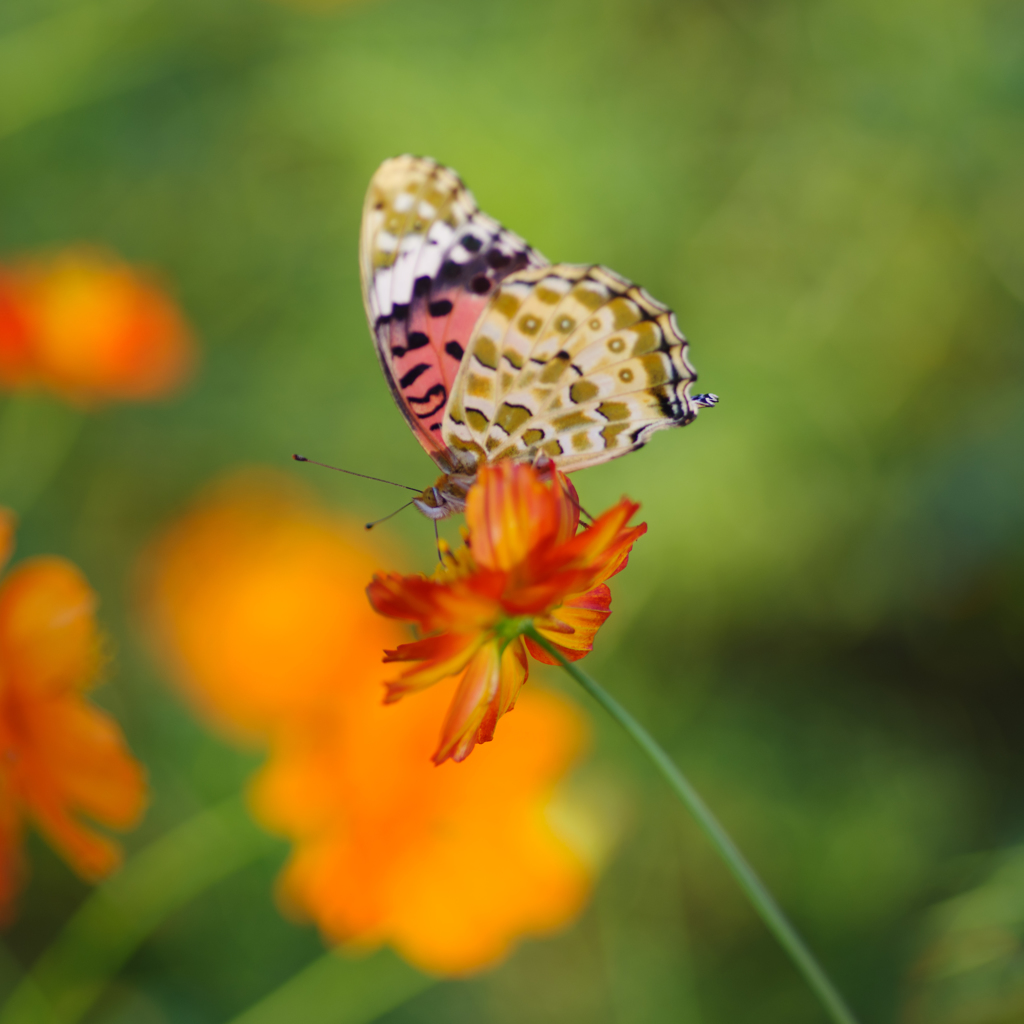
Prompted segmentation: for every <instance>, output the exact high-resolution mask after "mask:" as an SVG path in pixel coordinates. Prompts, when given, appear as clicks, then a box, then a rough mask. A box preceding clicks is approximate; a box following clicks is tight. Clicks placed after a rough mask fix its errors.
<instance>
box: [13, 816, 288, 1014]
mask: <svg viewBox="0 0 1024 1024" xmlns="http://www.w3.org/2000/svg"><path fill="white" fill-rule="evenodd" d="M273 845H274V844H273V840H272V839H271V838H270V837H269V836H267V835H266V834H265V833H263V832H261V831H260V830H259V829H258V828H257V827H256V826H255V825H254V824H253V823H252V821H251V820H250V819H249V816H248V815H247V813H246V811H245V806H244V804H243V802H242V800H241V799H240V798H238V797H232V798H231V799H230V800H227V801H225V802H224V803H223V804H220V805H218V806H216V807H211V808H209V809H207V810H205V811H202V812H201V813H199V814H197V815H196V816H195V817H194V818H191V819H189V820H188V821H186V822H185V823H184V824H182V825H179V826H178V827H177V828H175V829H173V830H172V831H170V832H168V833H167V834H166V835H164V836H161V837H160V838H159V839H157V840H156V841H155V842H153V843H152V844H151V845H150V846H148V847H146V848H145V849H144V850H142V851H141V852H139V853H137V854H136V855H135V856H134V857H132V858H131V860H129V861H128V862H127V863H126V864H125V865H124V867H123V868H121V870H120V871H119V872H118V873H117V874H116V875H114V876H113V877H112V878H111V879H110V880H109V881H107V882H104V883H103V885H101V886H99V887H97V888H96V889H95V890H94V892H93V893H92V895H90V896H89V898H88V899H86V901H85V902H84V903H83V904H82V906H81V907H80V908H79V909H78V910H77V911H76V913H75V914H74V916H72V918H71V919H70V920H69V921H68V923H67V924H66V925H65V926H64V928H63V930H62V931H61V932H60V933H59V934H58V936H57V938H56V939H54V941H53V943H52V944H51V945H50V946H49V948H48V949H46V951H45V952H44V953H43V954H42V956H40V957H39V960H38V961H37V962H36V963H35V965H34V966H33V967H32V970H31V971H29V972H28V973H27V974H26V975H25V976H24V977H23V978H22V980H21V982H20V983H19V985H18V987H17V988H16V989H15V990H14V992H13V993H12V995H11V997H10V999H9V1000H8V1001H7V1003H6V1004H5V1005H4V1007H3V1009H2V1010H0V1024H74V1022H75V1021H78V1020H79V1019H80V1018H81V1017H82V1016H83V1015H84V1014H85V1013H86V1012H87V1011H88V1010H89V1008H90V1007H91V1006H92V1005H93V1003H94V1002H95V1001H96V999H97V998H98V997H99V995H100V994H101V993H102V992H103V990H104V988H105V987H106V986H107V984H108V983H109V982H110V980H111V978H113V977H114V975H115V974H116V973H117V972H118V970H119V969H120V968H121V966H122V965H123V964H124V963H125V961H126V960H127V959H128V958H129V957H130V956H131V955H132V953H134V952H135V950H136V949H137V948H138V947H139V945H140V944H141V943H142V942H143V940H144V939H145V938H146V937H147V936H148V935H149V934H150V933H151V932H152V931H153V929H154V928H156V927H157V925H159V924H160V923H161V922H163V921H164V920H166V918H167V917H168V916H169V915H170V914H171V913H173V912H174V911H175V910H177V909H179V908H180V907H182V906H184V905H185V904H186V903H188V902H189V901H190V900H192V899H193V898H195V897H196V896H198V895H199V894H200V893H201V892H203V891H204V890H206V889H208V888H209V887H210V886H211V885H213V884H214V883H215V882H218V881H220V880H221V879H222V878H225V877H227V876H228V875H230V874H232V873H233V872H235V871H237V870H239V869H240V868H242V867H244V866H245V865H246V864H249V863H251V862H252V861H254V860H255V859H257V858H258V857H260V856H261V855H262V854H264V853H265V852H267V851H268V850H270V849H272V848H273Z"/></svg>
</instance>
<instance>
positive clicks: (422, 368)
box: [398, 363, 430, 402]
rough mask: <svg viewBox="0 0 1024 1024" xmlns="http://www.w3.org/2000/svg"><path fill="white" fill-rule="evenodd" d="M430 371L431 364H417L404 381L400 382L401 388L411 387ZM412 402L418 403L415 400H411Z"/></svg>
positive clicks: (403, 378)
mask: <svg viewBox="0 0 1024 1024" xmlns="http://www.w3.org/2000/svg"><path fill="white" fill-rule="evenodd" d="M429 369H430V363H417V364H416V365H415V366H414V367H413V368H412V369H411V370H410V371H409V372H408V373H407V374H405V376H403V377H402V379H401V380H400V381H399V382H398V386H399V387H400V388H408V387H411V386H412V385H413V384H415V383H416V381H417V380H418V379H419V378H420V377H421V376H422V375H423V374H424V373H426V372H427V370H429ZM409 401H410V402H414V401H416V399H414V398H410V399H409Z"/></svg>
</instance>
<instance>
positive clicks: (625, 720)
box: [525, 626, 857, 1024]
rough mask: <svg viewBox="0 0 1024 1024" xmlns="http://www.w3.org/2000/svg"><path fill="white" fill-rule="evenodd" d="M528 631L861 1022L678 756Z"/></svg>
mask: <svg viewBox="0 0 1024 1024" xmlns="http://www.w3.org/2000/svg"><path fill="white" fill-rule="evenodd" d="M525 634H526V635H527V636H528V637H530V639H531V640H533V642H534V643H536V644H537V645H538V646H540V647H543V648H544V650H545V651H547V652H548V654H550V655H551V657H553V658H555V659H557V661H558V663H559V664H560V665H561V666H562V668H564V669H565V671H566V672H568V673H569V675H570V676H572V678H573V679H575V680H576V682H577V683H579V684H580V686H582V687H583V689H584V690H586V691H587V693H589V694H590V696H591V697H593V698H594V700H596V701H597V702H598V704H600V705H601V707H603V708H604V709H605V711H607V712H608V714H610V715H611V716H612V718H614V719H615V721H616V722H618V723H619V725H621V726H622V728H623V729H625V730H626V732H627V733H629V735H630V736H632V738H633V739H634V740H635V741H636V743H637V744H638V746H639V747H640V749H641V750H643V752H644V753H645V754H646V755H647V756H648V757H649V758H650V759H651V761H652V762H654V765H655V767H656V768H657V769H658V770H659V771H660V772H661V774H662V775H663V776H664V777H665V779H666V781H667V782H668V784H669V785H670V786H671V787H672V789H673V791H674V792H675V794H676V796H678V797H679V799H680V800H681V801H682V802H683V804H685V806H686V808H687V809H688V810H689V812H690V813H691V814H692V815H693V816H694V818H696V820H697V824H698V825H700V827H701V829H702V831H703V832H704V834H705V835H706V836H707V837H708V839H710V840H711V844H712V845H713V846H714V847H715V849H716V850H717V851H718V853H719V856H721V858H722V860H724V861H725V864H726V867H728V869H729V870H730V871H731V872H732V874H733V877H734V878H735V879H736V881H737V882H739V885H740V888H741V889H742V890H743V891H744V892H745V893H746V895H747V898H748V899H749V900H750V902H751V903H752V904H753V905H754V909H755V910H756V911H757V912H758V914H759V915H760V916H761V920H762V921H764V923H765V924H766V925H767V926H768V930H769V931H770V932H771V933H772V934H773V935H774V936H775V938H776V939H777V940H778V941H779V944H780V945H781V946H782V948H783V949H784V950H785V951H786V952H787V953H788V954H789V956H790V959H792V961H793V963H794V964H795V965H796V968H797V970H798V971H799V972H800V973H801V974H802V975H803V977H804V980H805V981H806V982H807V984H808V985H809V986H810V987H811V989H812V990H813V991H814V993H815V995H817V997H818V998H819V999H820V1000H821V1003H822V1005H823V1006H824V1007H825V1010H826V1011H827V1012H828V1015H829V1017H830V1018H831V1019H832V1020H833V1021H834V1022H835V1024H857V1020H856V1018H855V1017H854V1016H853V1014H852V1013H851V1011H850V1009H849V1007H848V1006H847V1005H846V1003H845V1002H844V1000H843V997H842V996H841V995H840V994H839V992H838V991H837V990H836V987H835V985H833V984H832V982H831V980H830V979H829V977H828V975H827V974H826V973H825V971H824V970H823V969H822V967H821V965H820V964H819V963H818V961H817V960H816V959H815V958H814V954H813V953H811V951H810V950H809V949H808V948H807V945H806V943H805V942H804V940H803V939H801V938H800V936H799V934H798V933H797V931H796V929H795V928H794V927H793V925H791V924H790V923H789V921H788V920H787V919H786V915H785V914H784V913H783V912H782V909H781V908H780V907H779V905H778V903H776V902H775V899H774V897H773V896H772V894H771V893H770V892H769V891H768V890H767V888H765V885H764V883H763V882H762V881H761V879H760V878H758V877H757V875H756V874H755V872H754V869H753V868H752V867H751V866H750V865H749V864H748V863H747V861H746V858H744V856H743V854H742V853H740V851H739V848H738V847H737V846H736V844H735V843H734V842H733V841H732V838H731V837H730V836H729V833H728V832H726V831H725V829H724V828H723V827H722V825H721V823H720V822H719V821H718V819H717V818H716V817H715V816H714V814H712V813H711V810H710V809H709V808H708V805H707V804H706V803H704V801H703V799H702V798H701V796H700V794H699V793H698V792H697V791H696V790H695V789H694V788H693V786H692V785H691V784H690V781H689V779H687V778H686V776H685V775H683V773H682V772H681V771H680V770H679V769H678V768H677V767H676V766H675V764H674V763H673V761H672V759H671V758H670V757H669V756H668V754H666V753H665V751H664V750H662V748H661V747H660V746H659V745H658V743H657V742H656V741H655V740H654V738H653V737H652V736H651V734H650V733H649V732H648V731H647V730H646V729H645V728H644V727H643V726H642V725H641V724H640V723H639V722H638V721H637V720H636V719H635V718H634V717H633V716H632V715H631V714H630V713H629V712H628V711H627V710H626V709H625V708H624V707H623V706H622V705H621V704H620V703H619V702H618V701H617V700H615V698H614V697H612V696H611V694H609V693H608V692H607V691H605V690H604V688H603V687H601V686H600V685H598V683H596V682H595V681H594V680H593V679H592V678H591V677H590V676H589V675H587V673H586V672H584V671H583V670H582V669H580V668H579V667H578V666H577V665H576V664H574V663H573V662H571V661H568V660H567V659H566V658H564V657H562V655H561V653H560V652H559V651H558V649H557V648H556V647H555V646H554V645H553V644H552V643H550V642H549V641H548V640H546V639H545V638H544V637H543V636H541V634H540V633H539V632H537V630H536V629H535V628H534V627H533V626H529V627H527V629H526V630H525Z"/></svg>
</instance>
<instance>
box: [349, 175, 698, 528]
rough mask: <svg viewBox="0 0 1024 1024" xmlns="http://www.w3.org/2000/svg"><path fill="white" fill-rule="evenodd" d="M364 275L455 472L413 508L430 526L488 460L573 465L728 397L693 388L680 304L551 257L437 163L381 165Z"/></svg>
mask: <svg viewBox="0 0 1024 1024" xmlns="http://www.w3.org/2000/svg"><path fill="white" fill-rule="evenodd" d="M360 267H361V276H362V285H363V297H364V301H365V305H366V311H367V316H368V318H369V321H370V325H371V328H372V330H373V333H374V339H375V343H376V349H377V354H378V357H379V359H380V363H381V367H382V368H383V370H384V375H385V377H386V378H387V381H388V384H389V386H390V388H391V391H392V394H393V395H394V397H395V401H396V402H397V404H398V406H399V408H400V409H401V410H402V412H403V413H404V415H405V417H406V419H407V421H408V422H409V425H410V427H411V428H412V430H413V433H414V434H415V435H416V437H417V439H418V440H419V441H420V443H421V444H422V445H423V447H424V448H425V449H426V451H427V452H428V454H429V455H430V456H431V458H433V459H434V461H435V463H436V464H437V466H438V467H439V468H440V469H441V470H442V472H443V475H442V476H441V477H440V478H439V479H438V481H437V482H436V483H435V484H434V485H433V486H432V487H428V488H427V489H426V490H425V491H423V492H422V494H421V495H420V496H419V498H417V499H414V501H413V504H415V505H416V507H417V509H418V510H419V511H420V512H422V513H423V514H424V515H426V516H428V517H429V518H431V519H442V518H445V517H446V516H449V515H452V514H454V513H456V512H460V511H462V510H463V508H464V507H465V496H466V492H467V491H468V490H469V488H470V487H471V486H472V484H473V481H474V479H475V475H476V469H477V467H478V466H479V465H480V464H481V463H482V462H485V461H493V460H497V459H504V458H515V459H524V460H531V461H536V460H538V459H541V458H550V459H551V460H552V461H554V463H555V464H556V465H557V466H558V467H559V468H560V469H561V470H563V471H564V472H572V471H573V470H576V469H582V468H584V467H586V466H591V465H597V464H599V463H601V462H605V461H607V460H609V459H612V458H617V457H619V456H621V455H624V454H626V453H627V452H630V451H633V450H635V449H636V448H640V447H642V446H643V445H644V444H646V443H647V441H648V440H649V439H650V437H651V435H652V434H653V433H655V432H656V431H657V430H661V429H664V428H666V427H672V426H685V425H686V424H688V423H691V422H692V421H693V420H694V418H695V417H696V415H697V412H698V410H699V409H700V408H702V407H707V406H710V405H713V404H715V402H717V398H716V397H715V396H713V395H691V394H690V387H691V386H692V384H693V382H694V381H695V380H696V379H697V374H696V372H695V371H694V369H693V367H692V366H691V365H690V363H689V361H688V359H687V348H688V344H687V341H686V338H685V337H684V336H683V335H682V333H681V332H680V330H679V328H678V326H677V324H676V322H675V316H674V314H673V313H672V312H671V310H669V309H668V308H667V307H666V306H663V305H662V304H661V303H659V302H657V301H656V300H655V299H653V298H652V297H651V296H650V295H648V294H647V292H645V291H644V290H643V289H642V288H639V287H638V286H636V285H634V284H632V283H631V282H630V281H627V280H626V279H625V278H623V277H621V276H619V275H618V274H616V273H614V272H613V271H611V270H608V269H607V268H605V267H600V266H576V265H572V264H555V265H552V264H550V263H548V261H547V260H546V259H544V257H543V256H541V255H540V254H539V253H538V252H537V251H536V250H534V249H532V248H531V247H530V246H528V245H527V244H526V243H525V242H524V241H523V240H522V239H521V238H519V237H518V236H517V235H514V234H512V233H511V232H510V231H507V230H506V229H505V228H503V227H502V226H501V225H500V224H498V223H497V221H495V220H493V219H492V218H490V217H488V216H487V215H486V214H483V213H481V212H480V210H479V209H478V208H477V206H476V203H475V201H474V200H473V197H472V194H471V193H470V192H469V191H468V190H467V189H466V187H465V186H464V185H463V184H462V182H461V181H460V179H459V178H458V176H457V175H455V174H454V172H452V171H451V170H449V169H448V168H445V167H442V166H440V165H439V164H437V163H435V162H434V161H432V160H429V159H425V158H418V157H411V156H403V157H396V158H394V159H392V160H387V161H385V162H384V163H383V164H382V165H381V167H380V168H379V169H378V171H377V173H376V174H375V175H374V177H373V180H372V181H371V183H370V188H369V190H368V193H367V197H366V204H365V206H364V210H363V227H362V234H361V241H360Z"/></svg>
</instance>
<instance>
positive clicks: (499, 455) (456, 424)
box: [441, 264, 717, 472]
mask: <svg viewBox="0 0 1024 1024" xmlns="http://www.w3.org/2000/svg"><path fill="white" fill-rule="evenodd" d="M686 351H687V341H686V338H685V337H683V335H682V333H681V332H680V330H679V327H678V325H677V324H676V321H675V316H674V314H673V313H672V311H671V310H669V309H668V308H667V307H666V306H663V305H662V304H661V303H660V302H657V301H656V300H655V299H653V298H651V296H650V295H648V294H647V292H645V291H644V290H643V289H642V288H640V287H638V286H637V285H634V284H632V283H631V282H629V281H627V280H626V279H625V278H623V277H620V276H619V275H618V274H616V273H614V272H613V271H611V270H608V269H607V268H605V267H599V266H574V265H571V264H556V265H554V266H547V267H537V268H529V269H525V270H520V271H518V272H517V273H514V274H511V275H510V276H509V277H507V278H505V280H504V281H503V282H502V283H501V285H500V286H499V288H498V289H497V291H496V292H495V293H494V294H493V295H492V296H491V300H490V302H489V303H488V305H487V307H486V309H484V311H483V313H482V314H481V317H480V319H479V321H478V322H477V324H476V327H475V328H474V330H473V334H472V336H471V338H470V340H469V343H468V345H467V348H466V353H465V358H464V359H463V360H462V364H461V366H460V367H459V372H458V375H457V377H456V379H455V381H454V383H453V386H452V389H451V396H450V398H449V401H448V407H447V409H446V411H445V416H444V421H443V424H442V427H441V435H442V438H443V439H444V441H445V443H446V444H447V445H448V446H450V447H451V448H453V449H456V450H462V451H469V452H472V453H473V454H474V455H475V456H476V457H477V458H478V459H479V460H482V461H495V460H497V459H503V458H533V457H535V456H536V455H537V454H538V453H540V452H544V453H545V454H547V455H549V456H550V457H551V458H552V459H554V461H555V463H556V464H557V465H558V466H559V467H560V468H561V469H562V470H564V471H566V472H571V471H573V470H576V469H583V468H585V467H586V466H593V465H597V464H598V463H601V462H606V461H607V460H609V459H613V458H617V457H618V456H620V455H625V454H626V453H627V452H631V451H634V450H635V449H637V448H640V447H641V446H642V445H644V444H646V443H647V441H648V440H650V437H651V435H652V434H654V432H655V431H658V430H662V429H664V428H666V427H677V426H685V425H686V424H687V423H691V422H692V421H693V419H694V418H695V417H696V415H697V410H698V408H700V407H701V406H703V405H706V404H711V403H712V400H717V399H714V396H691V395H690V386H691V385H692V384H693V382H694V381H695V380H696V379H697V374H696V372H695V371H694V369H693V367H692V366H691V365H690V363H689V362H688V361H687V357H686Z"/></svg>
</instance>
